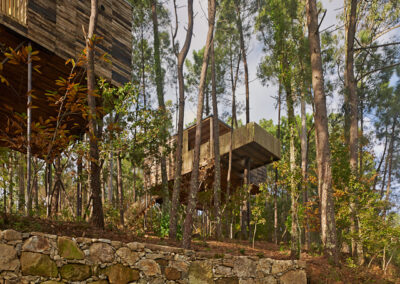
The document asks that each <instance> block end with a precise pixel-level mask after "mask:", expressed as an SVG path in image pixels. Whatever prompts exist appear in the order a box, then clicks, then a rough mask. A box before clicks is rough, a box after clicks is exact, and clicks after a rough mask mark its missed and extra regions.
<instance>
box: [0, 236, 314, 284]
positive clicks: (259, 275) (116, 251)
mask: <svg viewBox="0 0 400 284" xmlns="http://www.w3.org/2000/svg"><path fill="white" fill-rule="evenodd" d="M5 283H7V284H12V283H45V284H56V283H93V284H105V283H112V284H113V283H118V284H125V283H154V284H158V283H169V284H172V283H181V284H186V283H190V284H192V283H193V284H202V283H206V284H208V283H217V284H231V283H232V284H235V283H237V284H239V283H243V284H253V283H254V284H255V283H260V284H261V283H266V284H269V283H271V284H278V283H282V284H283V283H299V284H302V283H307V279H306V273H305V263H304V262H303V261H290V260H273V259H270V258H260V257H253V256H231V255H213V254H212V253H195V252H194V251H191V250H184V249H180V248H174V247H167V246H160V245H154V244H144V243H137V242H132V243H121V242H118V241H110V240H107V239H88V238H69V237H62V236H55V235H49V234H43V233H20V232H17V231H14V230H5V231H0V284H5Z"/></svg>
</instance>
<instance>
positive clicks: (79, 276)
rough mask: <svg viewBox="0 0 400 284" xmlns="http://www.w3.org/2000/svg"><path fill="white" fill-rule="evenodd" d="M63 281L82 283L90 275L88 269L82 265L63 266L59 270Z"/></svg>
mask: <svg viewBox="0 0 400 284" xmlns="http://www.w3.org/2000/svg"><path fill="white" fill-rule="evenodd" d="M60 274H61V277H62V278H63V279H66V280H72V281H82V280H85V279H87V278H89V277H90V276H91V275H92V272H91V270H90V267H89V266H88V265H84V264H65V265H63V266H62V267H61V268H60Z"/></svg>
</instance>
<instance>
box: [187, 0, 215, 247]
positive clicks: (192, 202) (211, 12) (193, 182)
mask: <svg viewBox="0 0 400 284" xmlns="http://www.w3.org/2000/svg"><path fill="white" fill-rule="evenodd" d="M215 5H216V0H208V33H207V41H206V47H205V50H204V56H203V65H202V69H201V75H200V83H199V96H198V101H197V117H196V136H195V146H194V153H193V166H192V173H191V178H190V193H189V197H188V206H187V209H186V217H185V222H184V226H183V229H184V230H183V247H184V248H190V244H191V239H192V226H193V214H194V211H195V209H196V204H197V192H198V187H199V181H198V177H199V162H200V142H201V123H202V116H203V104H204V84H205V79H206V76H207V67H208V66H207V65H208V64H207V63H208V54H209V51H210V46H211V42H212V40H213V34H214V20H215Z"/></svg>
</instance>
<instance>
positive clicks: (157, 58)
mask: <svg viewBox="0 0 400 284" xmlns="http://www.w3.org/2000/svg"><path fill="white" fill-rule="evenodd" d="M151 14H152V19H153V33H154V42H153V44H154V69H155V74H156V89H157V99H158V107H159V108H160V109H162V110H163V111H166V109H165V102H164V90H163V80H164V78H163V75H162V71H161V55H160V38H159V35H158V18H157V0H152V1H151ZM162 132H163V139H165V141H166V139H167V136H168V130H167V124H166V123H164V125H163V126H162ZM161 187H162V197H163V203H162V207H163V211H164V212H168V211H166V210H169V205H170V202H169V191H168V176H167V161H166V157H165V154H164V153H163V154H162V156H161Z"/></svg>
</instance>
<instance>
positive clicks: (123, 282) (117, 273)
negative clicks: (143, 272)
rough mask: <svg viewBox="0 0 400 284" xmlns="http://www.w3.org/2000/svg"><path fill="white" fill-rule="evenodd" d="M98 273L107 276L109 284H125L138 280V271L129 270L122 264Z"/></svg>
mask: <svg viewBox="0 0 400 284" xmlns="http://www.w3.org/2000/svg"><path fill="white" fill-rule="evenodd" d="M100 273H101V274H104V275H107V277H108V281H109V282H110V283H111V284H114V283H115V284H127V283H129V282H132V281H136V280H139V270H137V269H131V268H129V267H126V266H123V265H122V264H115V265H111V266H109V267H107V268H105V269H102V270H101V272H100Z"/></svg>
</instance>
